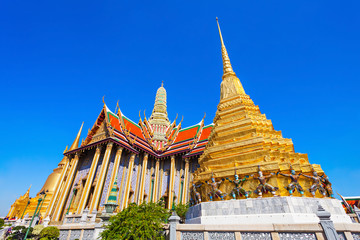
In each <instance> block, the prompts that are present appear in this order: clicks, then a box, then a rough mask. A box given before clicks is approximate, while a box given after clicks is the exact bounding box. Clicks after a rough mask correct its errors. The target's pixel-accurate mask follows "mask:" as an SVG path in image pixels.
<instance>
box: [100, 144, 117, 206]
mask: <svg viewBox="0 0 360 240" xmlns="http://www.w3.org/2000/svg"><path fill="white" fill-rule="evenodd" d="M115 156H116V151H112V152H111V155H110V163H109V168H108V170H107V173H106V177H105V184H104V188H103V191H102V195H101V200H100V206H101V207H102V206H104V204H105V203H106V195H107V192H108V190H109V185H110V178H111V173H112V170H113V168H114V161H115Z"/></svg>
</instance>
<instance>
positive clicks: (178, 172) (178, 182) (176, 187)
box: [174, 158, 181, 202]
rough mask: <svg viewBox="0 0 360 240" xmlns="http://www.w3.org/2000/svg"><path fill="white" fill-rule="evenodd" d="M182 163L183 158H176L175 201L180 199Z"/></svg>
mask: <svg viewBox="0 0 360 240" xmlns="http://www.w3.org/2000/svg"><path fill="white" fill-rule="evenodd" d="M180 164H181V159H176V158H175V170H176V172H175V179H174V180H175V182H174V191H175V195H174V196H176V197H177V199H175V202H178V201H180V192H179V191H180V178H181V176H180Z"/></svg>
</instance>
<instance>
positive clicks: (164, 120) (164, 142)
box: [65, 84, 213, 158]
mask: <svg viewBox="0 0 360 240" xmlns="http://www.w3.org/2000/svg"><path fill="white" fill-rule="evenodd" d="M181 122H182V120H181V121H180V122H179V123H178V124H177V123H176V119H175V120H174V121H173V122H172V123H170V121H169V119H168V116H167V109H166V90H165V88H164V87H163V84H162V85H161V87H160V88H159V89H158V91H157V94H156V99H155V104H154V110H153V112H152V114H151V117H150V119H149V120H148V119H147V118H146V116H144V120H143V119H142V118H141V116H140V119H139V122H138V123H135V122H134V121H132V120H131V119H129V118H128V117H126V116H125V115H124V114H123V113H122V112H121V110H120V108H119V107H118V111H117V113H114V112H112V111H111V110H110V109H109V108H108V107H107V105H106V104H105V102H104V107H103V109H102V110H101V112H100V114H99V116H98V118H97V119H96V121H95V123H94V125H93V127H92V128H91V129H90V130H89V131H88V134H87V136H86V138H85V140H83V142H82V143H81V146H80V147H79V148H77V149H75V150H73V149H71V150H69V151H67V152H66V153H65V154H66V155H67V154H71V153H73V152H76V151H84V150H85V149H88V148H90V147H92V146H94V145H96V144H98V143H99V142H102V141H109V140H110V141H114V142H116V143H117V144H119V145H121V146H123V147H124V148H126V149H128V150H130V151H132V152H135V153H138V152H139V151H140V150H142V151H144V152H147V153H149V154H151V155H153V156H154V157H156V158H162V157H166V156H170V155H174V154H180V153H181V154H183V155H184V156H183V157H184V158H185V157H191V156H195V155H200V154H202V152H203V150H204V148H205V145H206V144H207V142H208V136H209V134H210V131H211V128H212V126H213V125H212V124H210V125H207V126H205V125H204V119H202V120H201V121H200V122H199V123H197V124H195V125H193V126H190V127H187V128H182V127H181Z"/></svg>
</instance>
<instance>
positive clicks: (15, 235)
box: [7, 226, 33, 240]
mask: <svg viewBox="0 0 360 240" xmlns="http://www.w3.org/2000/svg"><path fill="white" fill-rule="evenodd" d="M26 231H27V227H24V226H16V227H13V228H12V233H11V235H10V236H9V237H8V238H7V240H22V239H24V237H25V234H26ZM32 231H33V228H30V230H29V234H28V236H27V237H28V238H31V237H32Z"/></svg>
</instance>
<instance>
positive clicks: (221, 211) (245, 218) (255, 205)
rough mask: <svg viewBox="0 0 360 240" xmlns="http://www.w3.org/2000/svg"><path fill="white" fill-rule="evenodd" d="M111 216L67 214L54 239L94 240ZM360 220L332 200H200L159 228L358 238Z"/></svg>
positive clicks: (169, 233)
mask: <svg viewBox="0 0 360 240" xmlns="http://www.w3.org/2000/svg"><path fill="white" fill-rule="evenodd" d="M110 216H111V215H109V214H106V213H105V212H101V213H97V212H93V213H89V211H88V210H87V209H86V210H85V211H84V212H83V213H82V214H69V215H66V216H65V218H64V220H63V221H62V222H61V223H59V225H56V227H58V228H59V229H60V237H59V239H60V240H75V239H79V240H95V239H99V236H100V233H101V232H102V231H103V230H104V225H106V224H107V223H108V219H109V218H110ZM29 220H30V219H27V218H26V219H23V220H22V221H20V220H18V221H16V222H13V223H14V225H25V226H26V225H29ZM49 222H50V221H49V219H45V220H44V222H43V224H44V225H47V224H49ZM359 222H360V211H359V210H358V211H357V212H356V214H346V213H345V211H344V209H343V207H342V206H341V202H340V201H339V200H337V199H331V198H323V199H318V198H306V197H303V198H301V197H272V198H251V199H240V200H227V201H214V202H203V203H200V204H197V205H195V206H192V207H190V209H189V211H188V213H187V216H186V220H185V223H184V224H181V223H180V218H179V217H178V216H176V215H172V216H171V217H170V218H169V223H168V224H166V225H165V226H164V231H165V234H166V237H167V239H168V240H220V239H223V240H258V239H259V240H293V239H294V240H296V239H302V240H308V239H309V240H333V239H335V240H336V239H338V240H360V223H359Z"/></svg>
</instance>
